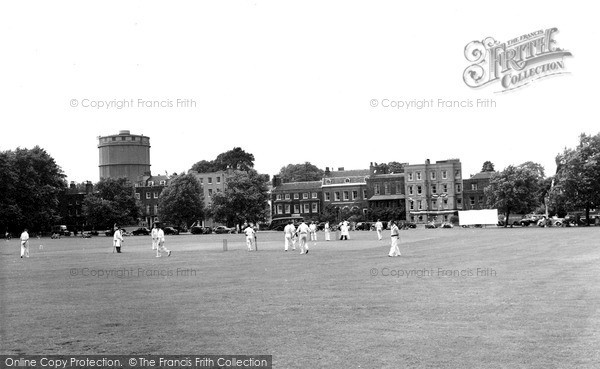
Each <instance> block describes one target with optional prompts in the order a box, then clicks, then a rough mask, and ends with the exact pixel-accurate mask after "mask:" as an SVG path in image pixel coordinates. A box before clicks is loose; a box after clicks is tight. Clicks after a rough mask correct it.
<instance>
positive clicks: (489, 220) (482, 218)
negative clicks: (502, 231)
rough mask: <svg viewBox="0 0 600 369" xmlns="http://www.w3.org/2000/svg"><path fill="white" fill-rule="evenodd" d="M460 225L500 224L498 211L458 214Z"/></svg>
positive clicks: (461, 212) (476, 211)
mask: <svg viewBox="0 0 600 369" xmlns="http://www.w3.org/2000/svg"><path fill="white" fill-rule="evenodd" d="M458 224H460V225H461V226H462V225H474V224H494V225H496V224H498V209H486V210H467V211H459V212H458Z"/></svg>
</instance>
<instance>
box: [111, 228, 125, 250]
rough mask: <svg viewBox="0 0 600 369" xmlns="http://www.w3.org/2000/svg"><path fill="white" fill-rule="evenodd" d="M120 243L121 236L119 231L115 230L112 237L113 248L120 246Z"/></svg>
mask: <svg viewBox="0 0 600 369" xmlns="http://www.w3.org/2000/svg"><path fill="white" fill-rule="evenodd" d="M122 241H123V235H122V234H121V231H120V230H119V229H117V230H116V231H115V234H114V236H113V242H114V243H115V246H121V242H122Z"/></svg>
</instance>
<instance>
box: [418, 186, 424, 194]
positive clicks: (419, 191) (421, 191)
mask: <svg viewBox="0 0 600 369" xmlns="http://www.w3.org/2000/svg"><path fill="white" fill-rule="evenodd" d="M422 193H423V187H421V186H417V195H420V194H422Z"/></svg>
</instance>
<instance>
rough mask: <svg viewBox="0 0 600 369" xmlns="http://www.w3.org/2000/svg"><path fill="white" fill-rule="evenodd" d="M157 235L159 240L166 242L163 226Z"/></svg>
mask: <svg viewBox="0 0 600 369" xmlns="http://www.w3.org/2000/svg"><path fill="white" fill-rule="evenodd" d="M157 237H158V240H159V241H162V242H165V231H163V230H162V228H161V229H159V230H158V234H157Z"/></svg>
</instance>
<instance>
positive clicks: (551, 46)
mask: <svg viewBox="0 0 600 369" xmlns="http://www.w3.org/2000/svg"><path fill="white" fill-rule="evenodd" d="M557 33H558V28H548V29H540V30H537V31H534V32H531V33H527V34H524V35H521V36H519V37H515V38H513V39H511V40H509V41H506V42H502V43H500V42H498V41H496V40H495V39H494V38H492V37H487V38H485V39H484V40H482V41H472V42H470V43H468V44H467V46H465V57H466V58H467V60H468V61H469V62H471V63H473V64H471V65H469V66H468V67H467V68H466V69H465V71H464V73H463V80H464V81H465V83H466V84H467V86H469V87H472V88H477V87H483V86H487V85H490V84H492V83H494V82H498V83H500V86H501V87H502V89H501V90H500V91H499V92H503V91H508V90H513V89H515V88H519V87H523V86H525V85H527V84H529V83H531V82H532V81H535V80H537V79H540V78H545V77H549V76H554V75H558V74H563V73H566V70H565V61H564V58H565V57H567V56H571V53H570V52H569V51H566V50H563V49H561V48H558V47H557V45H556V40H555V36H556V34H557Z"/></svg>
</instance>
